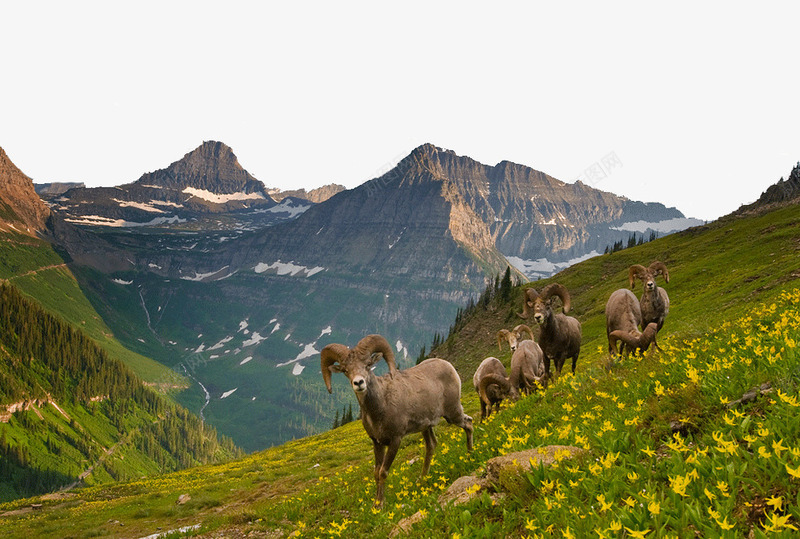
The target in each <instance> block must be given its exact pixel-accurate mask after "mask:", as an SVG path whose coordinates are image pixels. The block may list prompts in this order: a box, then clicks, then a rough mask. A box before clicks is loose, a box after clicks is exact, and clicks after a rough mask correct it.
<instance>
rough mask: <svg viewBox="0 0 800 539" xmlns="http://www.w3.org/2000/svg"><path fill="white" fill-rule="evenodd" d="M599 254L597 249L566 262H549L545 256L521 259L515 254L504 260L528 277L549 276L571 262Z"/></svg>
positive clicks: (571, 263)
mask: <svg viewBox="0 0 800 539" xmlns="http://www.w3.org/2000/svg"><path fill="white" fill-rule="evenodd" d="M599 255H600V253H598V252H597V251H592V252H590V253H587V254H585V255H583V256H579V257H578V258H573V259H572V260H567V261H566V262H550V261H549V260H547V259H546V258H539V259H537V260H523V259H522V258H519V257H517V256H506V260H508V262H509V263H510V264H511V265H512V266H514V267H515V268H516V269H517V270H519V271H520V272H522V273H523V274H524V275H525V277H527V278H528V279H535V278H543V277H549V276H550V275H553V274H554V273H558V272H559V271H561V270H563V269H564V268H568V267H570V266H572V265H573V264H577V263H578V262H583V261H584V260H589V259H590V258H593V257H595V256H599Z"/></svg>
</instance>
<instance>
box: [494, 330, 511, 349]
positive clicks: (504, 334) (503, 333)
mask: <svg viewBox="0 0 800 539" xmlns="http://www.w3.org/2000/svg"><path fill="white" fill-rule="evenodd" d="M509 333H511V332H510V331H508V330H507V329H501V330H500V331H498V332H497V347H498V348H499V349H500V350H501V351H502V350H503V343H504V342H508V334H509Z"/></svg>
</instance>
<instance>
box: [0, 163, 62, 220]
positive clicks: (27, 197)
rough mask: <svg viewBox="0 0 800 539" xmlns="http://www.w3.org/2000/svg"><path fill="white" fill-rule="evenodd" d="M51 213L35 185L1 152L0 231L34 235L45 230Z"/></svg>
mask: <svg viewBox="0 0 800 539" xmlns="http://www.w3.org/2000/svg"><path fill="white" fill-rule="evenodd" d="M49 215H50V210H49V209H47V206H46V205H45V204H44V203H43V202H42V201H41V199H40V198H39V196H38V195H37V194H36V192H35V190H34V188H33V181H32V180H31V179H30V178H29V177H27V176H26V175H25V174H23V173H22V171H21V170H19V169H18V168H17V167H16V166H15V165H14V163H12V162H11V159H9V158H8V156H7V155H6V152H5V151H4V150H3V148H0V229H4V230H8V228H9V227H10V228H13V229H14V230H16V231H19V232H23V233H27V234H35V233H36V232H37V231H41V230H43V229H44V228H45V221H46V220H47V217H48V216H49Z"/></svg>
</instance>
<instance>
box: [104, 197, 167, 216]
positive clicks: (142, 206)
mask: <svg viewBox="0 0 800 539" xmlns="http://www.w3.org/2000/svg"><path fill="white" fill-rule="evenodd" d="M111 200H113V201H114V202H116V203H117V204H119V206H120V208H136V209H137V210H142V211H149V212H152V213H167V212H165V211H164V210H162V209H160V208H154V207H153V205H152V203H150V204H148V203H147V202H131V201H128V200H119V199H117V198H112V199H111Z"/></svg>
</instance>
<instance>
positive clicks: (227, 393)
mask: <svg viewBox="0 0 800 539" xmlns="http://www.w3.org/2000/svg"><path fill="white" fill-rule="evenodd" d="M237 389H239V388H238V387H235V388H233V389H231V390H230V391H226V392H225V393H223V394H222V396H221V397H220V399H227V398H228V397H230V396H231V395H233V394H234V392H235V391H236V390H237Z"/></svg>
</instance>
